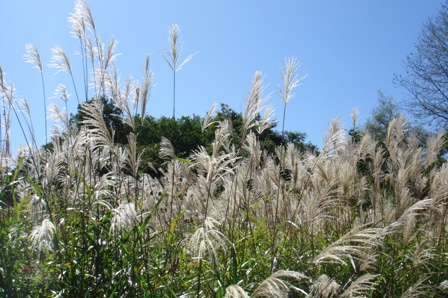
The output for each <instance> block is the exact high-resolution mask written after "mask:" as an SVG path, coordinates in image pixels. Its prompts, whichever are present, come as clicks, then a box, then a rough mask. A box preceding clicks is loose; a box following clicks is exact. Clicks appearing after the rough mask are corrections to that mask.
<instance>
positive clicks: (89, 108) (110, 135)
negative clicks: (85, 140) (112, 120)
mask: <svg viewBox="0 0 448 298" xmlns="http://www.w3.org/2000/svg"><path fill="white" fill-rule="evenodd" d="M81 110H82V111H83V112H84V113H85V114H86V117H85V119H84V120H83V121H82V124H84V125H86V126H89V127H90V129H89V133H90V136H91V139H90V140H91V141H95V142H98V144H99V145H100V146H109V147H112V146H113V144H114V131H113V130H109V129H108V128H107V125H106V122H105V121H104V118H103V104H102V103H101V101H100V100H93V101H92V102H91V103H90V104H89V103H83V104H82V107H81Z"/></svg>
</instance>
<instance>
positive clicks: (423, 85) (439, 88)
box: [394, 1, 448, 129]
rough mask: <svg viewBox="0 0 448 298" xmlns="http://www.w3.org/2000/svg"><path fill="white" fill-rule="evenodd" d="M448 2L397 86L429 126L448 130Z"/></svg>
mask: <svg viewBox="0 0 448 298" xmlns="http://www.w3.org/2000/svg"><path fill="white" fill-rule="evenodd" d="M447 5H448V1H447V2H446V3H445V5H442V8H441V10H440V12H439V14H438V15H437V17H435V18H433V19H428V21H426V22H425V23H424V25H423V27H422V30H421V32H420V35H419V36H418V39H417V43H416V46H415V53H411V54H410V55H408V56H407V58H406V60H405V61H404V63H403V66H404V69H405V70H406V75H403V76H402V75H399V76H395V78H394V82H395V83H396V84H397V85H399V86H401V87H404V88H405V89H406V90H407V91H408V92H409V97H408V98H407V99H406V101H405V107H406V109H407V110H408V111H409V112H411V113H412V114H413V115H414V116H415V117H417V118H418V119H419V120H421V121H422V122H423V123H425V124H433V125H435V126H436V127H438V128H443V129H445V128H447V127H448V6H447Z"/></svg>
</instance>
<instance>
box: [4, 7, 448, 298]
mask: <svg viewBox="0 0 448 298" xmlns="http://www.w3.org/2000/svg"><path fill="white" fill-rule="evenodd" d="M89 16H90V17H89ZM71 21H72V24H73V25H74V30H75V33H76V32H77V33H78V34H79V39H80V42H81V48H83V46H86V49H88V45H89V44H90V46H92V45H93V44H95V42H97V41H98V39H97V37H96V34H93V36H94V42H90V43H89V42H88V43H85V41H86V40H87V37H88V35H87V32H86V31H82V28H84V30H85V28H86V27H89V28H90V29H91V31H92V32H93V33H94V32H95V30H94V29H95V26H93V18H91V15H90V10H89V9H88V6H87V5H86V3H85V2H76V7H75V13H74V14H73V15H72V19H71ZM79 22H82V24H81V23H79ZM84 22H87V23H84ZM75 25H76V26H75ZM81 25H83V26H81ZM76 29H79V30H80V31H76ZM99 48H101V47H99ZM109 48H111V47H109ZM112 48H113V47H112ZM87 52H91V53H93V54H94V56H92V57H93V58H94V59H92V61H93V62H92V65H91V67H92V71H93V73H94V74H97V75H95V76H93V80H94V81H93V85H94V86H97V89H96V94H95V96H94V99H93V100H91V101H89V102H85V103H83V104H82V107H81V112H80V114H79V115H82V117H79V118H78V123H79V124H80V125H77V121H74V120H73V121H70V120H69V117H68V115H67V113H66V112H64V111H62V110H59V109H58V108H56V107H53V108H52V109H51V114H52V116H53V117H54V118H55V119H57V121H58V122H57V123H58V126H57V129H55V130H54V133H53V138H52V142H51V145H47V146H44V147H42V148H37V146H35V145H33V143H32V142H30V144H31V145H29V146H28V147H27V148H26V149H24V150H23V152H22V153H21V154H20V155H19V156H18V157H17V158H13V157H11V155H10V154H9V152H8V150H7V149H8V148H7V147H5V148H3V149H4V150H3V151H2V156H1V158H2V161H3V163H2V164H3V168H2V177H1V179H2V180H1V189H2V190H1V193H0V198H1V204H2V205H1V209H0V243H1V247H2V251H1V253H0V294H1V295H3V296H6V297H80V296H82V297H353V296H363V297H364V296H367V297H419V296H420V297H446V296H447V295H448V281H447V280H448V255H447V253H448V249H447V247H448V243H447V235H446V232H447V220H448V218H447V200H448V167H447V164H446V163H444V160H443V159H442V158H441V156H440V152H441V149H442V147H443V140H444V138H443V134H438V135H434V136H430V137H428V139H427V141H426V145H425V146H421V140H419V138H418V137H417V136H416V134H413V133H408V126H407V123H406V120H405V118H403V117H402V116H398V117H395V118H393V119H392V121H391V122H390V123H389V125H388V128H387V131H386V134H385V138H384V139H383V140H381V141H379V140H376V139H374V138H373V137H372V136H371V135H370V134H369V133H367V132H364V131H360V132H357V133H356V138H354V137H353V136H352V137H351V136H349V135H348V133H347V130H346V129H344V128H343V127H342V126H341V123H340V121H339V120H334V121H332V122H331V123H330V126H329V128H328V131H327V133H326V135H325V144H324V147H323V148H322V149H321V151H320V152H316V151H313V150H307V149H310V148H307V147H306V146H305V147H303V148H301V147H300V146H296V145H294V143H292V142H290V143H287V144H284V143H282V141H281V142H280V143H279V144H275V142H274V145H272V144H270V146H273V150H270V149H269V148H271V147H269V146H265V147H263V146H264V145H263V144H262V141H263V140H264V141H266V140H270V139H272V138H265V137H263V134H265V133H266V132H269V131H270V130H271V128H272V126H273V125H274V123H273V120H272V119H271V113H270V110H269V109H266V107H265V97H263V89H264V88H263V82H262V76H261V74H260V73H258V72H257V73H256V74H255V75H254V76H253V78H252V89H251V91H250V92H249V95H248V98H247V100H246V108H245V112H244V113H243V114H242V115H240V116H241V117H231V116H229V115H231V113H224V112H223V111H224V110H225V109H224V110H221V112H218V113H217V115H216V116H214V114H213V109H211V110H210V112H209V113H208V114H207V115H206V116H205V117H204V118H200V120H201V121H200V123H196V122H195V121H193V122H194V123H195V125H199V124H200V127H201V131H202V134H201V135H199V136H198V137H200V138H203V139H201V140H205V139H206V138H209V137H210V136H211V137H212V139H213V141H211V142H204V143H202V146H197V147H196V148H195V149H194V150H193V151H186V150H179V149H178V148H176V147H175V146H174V145H173V144H176V143H175V142H171V140H170V139H169V138H167V137H166V136H165V137H164V138H162V139H161V140H151V139H150V137H151V136H153V135H152V134H151V133H150V131H148V129H150V128H151V127H154V126H155V124H156V123H159V124H160V123H162V122H164V121H165V122H167V123H168V122H169V121H168V119H162V120H160V121H155V119H153V118H152V117H137V115H136V114H135V113H132V111H137V110H138V107H140V108H141V109H140V111H141V114H140V115H142V116H144V115H145V113H144V108H142V107H144V106H145V105H146V100H147V98H146V96H147V94H148V92H145V90H146V91H148V90H150V89H151V86H150V80H149V78H150V72H149V71H147V72H146V74H145V77H146V78H147V79H148V80H143V83H142V85H139V86H135V85H133V84H132V83H131V82H126V83H125V85H124V86H120V84H119V82H118V81H117V80H115V78H116V77H115V76H114V73H116V70H115V69H114V68H113V64H112V63H110V61H107V59H108V58H107V57H113V53H112V52H111V53H103V52H101V51H97V50H93V51H91V50H86V53H87ZM34 54H36V53H34ZM37 56H38V55H34V57H37ZM86 57H88V56H87V55H86V56H85V59H87V58H86ZM111 59H112V58H111ZM35 62H37V61H35ZM106 62H107V63H106ZM297 66H298V64H296V60H295V59H287V60H286V67H285V69H284V77H283V81H284V82H285V83H284V86H283V87H282V92H280V94H281V97H282V100H283V102H284V103H285V109H286V105H287V103H288V102H289V100H291V99H292V96H293V93H292V91H293V89H294V87H297V86H298V85H299V80H300V79H299V77H298V76H297ZM109 67H110V68H109ZM147 70H148V67H147ZM100 74H102V75H100ZM1 87H2V95H3V97H4V98H5V99H6V101H7V102H9V103H10V105H9V108H10V111H11V112H12V113H14V112H15V111H16V110H15V107H16V101H15V98H14V95H13V92H12V88H11V87H9V86H7V85H6V84H5V83H4V81H3V80H2V82H1ZM86 88H87V86H86ZM135 90H140V91H138V92H136V91H135ZM135 93H137V98H136V96H135ZM61 94H63V93H61ZM144 94H146V95H144ZM104 98H110V99H111V102H112V103H113V107H116V108H117V109H119V110H120V111H121V112H120V113H119V115H117V116H119V117H120V118H118V119H115V118H114V119H115V120H116V121H117V123H122V124H123V129H121V128H120V129H118V130H117V129H111V128H112V127H113V126H111V125H112V123H113V122H109V121H105V119H110V117H109V116H111V115H112V116H113V117H115V112H113V113H107V112H105V109H104V107H105V106H107V101H105V100H104ZM353 117H354V118H353V120H354V121H353V123H354V127H353V128H352V130H350V131H351V132H353V131H356V125H355V124H356V113H354V114H353ZM142 118H143V121H142V120H141V119H142ZM182 119H183V118H180V120H179V121H180V123H181V122H182V121H183V120H182ZM194 119H196V118H193V120H194ZM236 119H238V121H240V122H241V123H240V124H238V126H236V125H235V124H236V122H237V121H236ZM171 120H174V119H171ZM190 120H191V119H190ZM196 120H199V119H196ZM185 121H186V119H185ZM141 122H148V125H147V129H146V128H145V129H141V127H144V125H142V124H141ZM27 123H28V122H27ZM170 123H171V124H170V125H178V123H179V122H178V120H174V122H170ZM24 127H31V126H26V125H24ZM235 127H238V129H234V128H235ZM164 130H165V129H164ZM123 132H126V133H125V134H124V135H123ZM174 133H177V134H184V133H187V132H185V131H179V130H174ZM146 134H147V135H146ZM31 135H32V134H31ZM285 135H287V134H286V133H285V132H284V131H283V132H282V133H281V134H280V136H282V137H283V138H285ZM289 137H290V140H294V139H295V138H298V137H299V136H294V135H291V136H289ZM190 138H191V137H190V136H189V135H187V136H186V140H190ZM299 139H300V137H299ZM145 141H147V142H148V143H144V142H145ZM177 144H178V145H180V144H181V142H177ZM199 145H201V144H199ZM149 146H155V149H153V150H156V152H157V154H158V157H159V160H160V161H161V163H160V165H156V166H154V164H153V167H155V168H156V169H155V173H157V174H152V173H151V172H150V171H147V169H148V167H150V165H149V164H148V161H151V159H148V160H146V161H145V162H144V160H145V159H144V156H145V152H146V150H150V147H149ZM263 148H264V149H263ZM143 149H145V150H143ZM153 161H154V160H153Z"/></svg>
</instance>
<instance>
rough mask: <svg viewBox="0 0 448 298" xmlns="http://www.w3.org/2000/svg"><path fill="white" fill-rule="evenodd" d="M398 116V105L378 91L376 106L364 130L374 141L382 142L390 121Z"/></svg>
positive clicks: (390, 97) (391, 98)
mask: <svg viewBox="0 0 448 298" xmlns="http://www.w3.org/2000/svg"><path fill="white" fill-rule="evenodd" d="M398 115H399V111H398V105H397V104H396V102H395V100H394V98H393V97H392V96H386V95H385V94H384V93H383V92H382V91H378V106H376V107H375V108H373V109H372V111H371V117H370V118H368V119H367V120H366V123H365V124H364V130H366V131H368V132H369V133H370V134H371V135H372V137H373V138H374V139H375V140H377V141H384V140H385V139H386V133H387V127H388V126H389V123H390V121H391V120H392V119H393V118H395V117H397V116H398Z"/></svg>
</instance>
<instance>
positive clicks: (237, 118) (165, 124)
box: [71, 97, 318, 171]
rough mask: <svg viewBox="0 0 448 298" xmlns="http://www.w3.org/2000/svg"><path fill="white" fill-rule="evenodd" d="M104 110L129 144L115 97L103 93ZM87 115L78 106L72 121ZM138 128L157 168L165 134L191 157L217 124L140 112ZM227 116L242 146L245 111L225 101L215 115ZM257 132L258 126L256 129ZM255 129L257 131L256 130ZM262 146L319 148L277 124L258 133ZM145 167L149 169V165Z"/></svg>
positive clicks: (271, 150) (145, 152) (268, 148)
mask: <svg viewBox="0 0 448 298" xmlns="http://www.w3.org/2000/svg"><path fill="white" fill-rule="evenodd" d="M101 101H102V104H103V107H104V110H103V118H104V120H105V122H106V125H107V126H108V128H109V129H110V130H113V131H114V133H115V137H114V138H115V142H116V143H118V144H127V142H128V141H127V135H128V134H129V133H130V132H131V131H132V129H131V127H129V126H128V125H126V124H125V123H124V121H123V120H122V118H121V115H122V111H121V110H120V109H119V108H117V107H116V106H115V105H114V104H113V102H112V100H110V99H109V100H108V99H106V98H104V97H102V98H101ZM85 116H86V115H85V114H84V113H83V112H82V110H81V109H79V110H78V113H77V114H76V115H72V117H71V121H72V122H75V123H76V125H77V127H78V128H80V127H81V125H82V120H83V119H84V117H85ZM134 120H135V123H136V126H135V131H134V133H136V134H137V146H138V148H139V150H140V152H143V156H142V158H143V160H144V161H146V162H143V164H144V165H147V164H149V162H151V164H153V165H154V167H155V168H156V169H157V168H159V167H160V166H161V165H162V162H163V161H162V160H160V158H159V149H160V141H161V140H162V137H165V138H167V139H168V140H170V142H171V143H172V145H173V147H174V149H175V153H176V156H178V157H180V158H188V156H189V155H190V154H191V153H192V152H193V151H194V150H197V149H198V148H199V146H203V147H205V148H206V149H209V148H211V144H212V142H213V140H214V131H215V129H216V127H215V126H214V125H210V126H209V127H208V128H207V129H206V130H205V131H202V122H203V121H204V118H202V117H200V116H197V115H193V116H182V117H180V118H177V119H174V118H172V117H164V116H162V117H160V118H158V119H157V118H155V117H153V116H146V117H144V118H143V119H142V118H141V116H139V115H137V116H135V119H134ZM221 120H228V121H229V123H230V124H231V127H232V136H231V137H232V139H233V140H234V144H235V146H236V149H239V147H240V146H241V144H240V139H241V133H242V125H243V115H242V113H238V112H236V111H234V110H232V109H230V108H229V107H228V106H227V105H224V104H222V105H221V110H219V111H218V112H217V113H216V115H215V116H214V119H212V122H213V121H221ZM254 132H255V130H254ZM255 133H256V132H255ZM258 138H259V141H260V145H261V149H262V150H265V151H267V152H268V153H271V154H272V153H274V152H275V148H276V147H277V146H279V145H281V144H282V145H286V144H287V143H293V144H294V145H295V146H296V147H297V148H298V149H299V150H302V151H305V150H310V151H317V150H318V148H317V146H316V145H314V144H312V143H310V142H308V143H305V140H306V133H303V132H296V131H285V132H284V134H283V135H282V134H281V133H280V132H278V131H276V130H275V126H274V127H271V128H269V129H266V130H265V131H263V133H262V134H261V135H258ZM143 168H144V169H143V170H144V171H149V170H150V168H149V166H148V167H146V168H145V166H143Z"/></svg>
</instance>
